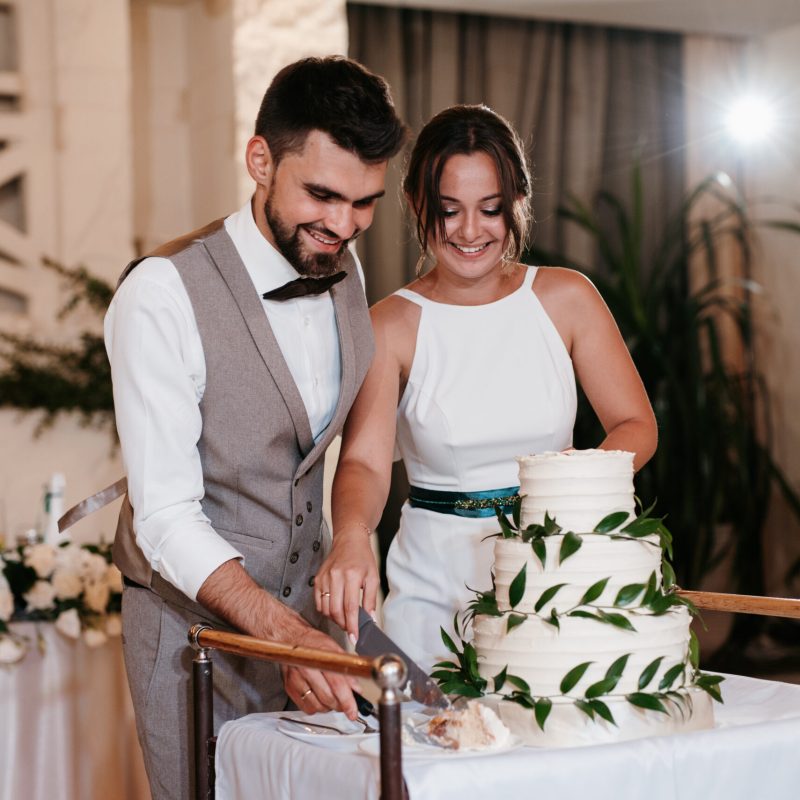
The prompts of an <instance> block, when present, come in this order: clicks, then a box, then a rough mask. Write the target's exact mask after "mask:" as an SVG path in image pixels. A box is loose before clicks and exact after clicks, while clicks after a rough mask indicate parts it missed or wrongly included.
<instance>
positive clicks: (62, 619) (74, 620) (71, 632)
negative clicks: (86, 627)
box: [56, 608, 81, 639]
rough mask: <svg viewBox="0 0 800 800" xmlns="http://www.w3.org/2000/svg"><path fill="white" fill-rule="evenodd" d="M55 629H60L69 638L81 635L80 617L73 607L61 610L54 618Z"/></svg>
mask: <svg viewBox="0 0 800 800" xmlns="http://www.w3.org/2000/svg"><path fill="white" fill-rule="evenodd" d="M56 630H58V631H61V633H63V634H64V636H68V637H69V638H70V639H77V638H78V637H79V636H80V635H81V618H80V617H79V616H78V611H77V609H75V608H71V609H69V611H62V612H61V613H60V614H59V615H58V619H57V620H56Z"/></svg>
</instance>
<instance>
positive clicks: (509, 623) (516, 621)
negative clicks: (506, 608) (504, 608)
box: [506, 614, 528, 633]
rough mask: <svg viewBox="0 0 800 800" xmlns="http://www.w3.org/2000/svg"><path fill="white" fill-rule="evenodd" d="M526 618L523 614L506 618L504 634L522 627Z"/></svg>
mask: <svg viewBox="0 0 800 800" xmlns="http://www.w3.org/2000/svg"><path fill="white" fill-rule="evenodd" d="M526 619H528V617H527V616H526V615H525V614H509V615H508V617H507V618H506V633H511V631H513V630H514V628H516V627H517V626H518V625H522V623H523V622H525V620H526Z"/></svg>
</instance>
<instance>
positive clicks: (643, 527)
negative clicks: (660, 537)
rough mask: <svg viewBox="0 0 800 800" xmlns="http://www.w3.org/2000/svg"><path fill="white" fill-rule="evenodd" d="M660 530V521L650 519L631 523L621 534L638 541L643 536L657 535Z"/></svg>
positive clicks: (636, 520)
mask: <svg viewBox="0 0 800 800" xmlns="http://www.w3.org/2000/svg"><path fill="white" fill-rule="evenodd" d="M660 528H661V520H660V519H655V518H653V517H650V518H649V519H635V520H634V521H633V522H631V523H629V524H628V525H626V526H625V527H624V528H622V531H621V532H622V533H627V534H628V536H633V537H634V538H635V539H640V538H641V537H643V536H652V535H653V534H654V533H658V531H659V530H660Z"/></svg>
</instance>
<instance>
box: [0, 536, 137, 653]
mask: <svg viewBox="0 0 800 800" xmlns="http://www.w3.org/2000/svg"><path fill="white" fill-rule="evenodd" d="M121 601H122V575H121V574H120V571H119V570H118V569H117V568H116V567H115V566H114V565H113V564H112V563H111V548H110V547H109V546H108V545H105V544H101V545H75V544H64V545H61V546H59V547H53V546H52V545H49V544H33V545H23V546H20V547H17V548H14V549H13V550H8V551H6V552H4V553H0V665H7V664H14V663H16V662H18V661H22V659H23V658H25V655H26V654H27V652H28V649H29V646H30V642H29V640H28V637H26V636H22V635H20V634H18V633H16V632H15V631H14V630H13V629H12V627H11V626H12V625H13V623H14V622H52V623H54V624H55V627H56V630H58V631H59V633H61V634H62V635H63V636H66V637H67V638H69V639H80V638H82V639H83V641H84V642H85V643H86V645H87V646H88V647H99V646H101V645H103V644H105V642H106V641H107V640H108V638H109V637H112V636H119V635H120V633H121V624H120V617H119V611H120V605H121ZM41 641H42V640H41V638H40V642H41Z"/></svg>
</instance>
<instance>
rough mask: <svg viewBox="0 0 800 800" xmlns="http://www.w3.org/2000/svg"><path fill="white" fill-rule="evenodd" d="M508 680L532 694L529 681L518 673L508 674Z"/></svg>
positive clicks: (522, 690)
mask: <svg viewBox="0 0 800 800" xmlns="http://www.w3.org/2000/svg"><path fill="white" fill-rule="evenodd" d="M506 680H507V681H508V682H509V683H510V684H511V685H512V686H516V687H517V689H519V690H520V691H521V692H527V693H528V694H530V692H531V687H530V686H528V684H527V682H526V681H524V680H523V679H522V678H520V677H519V676H518V675H506Z"/></svg>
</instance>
